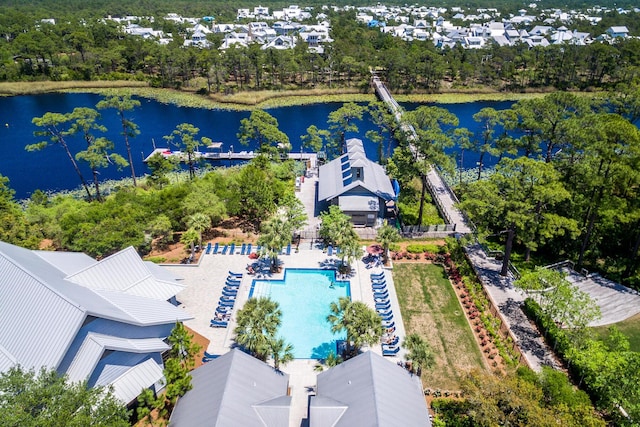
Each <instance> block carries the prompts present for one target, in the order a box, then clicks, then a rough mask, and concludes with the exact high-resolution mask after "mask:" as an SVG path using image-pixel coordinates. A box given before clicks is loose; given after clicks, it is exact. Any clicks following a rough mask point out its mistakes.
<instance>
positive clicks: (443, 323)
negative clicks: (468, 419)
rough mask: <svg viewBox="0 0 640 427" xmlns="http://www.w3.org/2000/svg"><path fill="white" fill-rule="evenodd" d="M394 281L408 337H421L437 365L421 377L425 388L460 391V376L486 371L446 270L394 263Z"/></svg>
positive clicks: (424, 265) (429, 266) (421, 265)
mask: <svg viewBox="0 0 640 427" xmlns="http://www.w3.org/2000/svg"><path fill="white" fill-rule="evenodd" d="M393 280H394V282H395V286H396V292H397V294H398V300H399V303H400V309H401V311H402V318H403V320H404V325H405V328H406V329H407V334H409V333H413V332H416V333H418V334H420V335H422V336H423V337H424V338H425V340H426V341H427V342H428V343H429V344H430V345H431V348H432V349H433V352H434V355H435V358H436V366H435V368H434V369H432V370H431V371H430V372H425V373H423V374H422V381H423V384H424V386H425V387H429V388H431V389H435V388H440V389H443V390H458V389H459V381H460V377H461V375H462V374H463V373H464V372H466V371H468V370H470V369H486V365H485V364H484V360H483V357H482V354H481V352H480V349H479V348H478V345H477V343H476V340H475V337H474V335H473V332H472V331H471V327H470V326H469V323H468V322H467V319H466V317H465V315H464V312H463V310H462V307H461V306H460V304H459V302H458V299H457V297H456V294H455V292H454V289H453V286H451V283H450V282H449V279H448V278H447V276H446V274H445V272H444V269H443V268H442V267H440V266H438V265H433V264H395V265H394V267H393Z"/></svg>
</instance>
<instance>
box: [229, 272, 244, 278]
mask: <svg viewBox="0 0 640 427" xmlns="http://www.w3.org/2000/svg"><path fill="white" fill-rule="evenodd" d="M243 274H244V273H234V272H233V271H229V276H233V277H242V275H243Z"/></svg>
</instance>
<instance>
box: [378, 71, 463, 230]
mask: <svg viewBox="0 0 640 427" xmlns="http://www.w3.org/2000/svg"><path fill="white" fill-rule="evenodd" d="M372 82H373V86H374V88H375V90H376V93H377V94H378V97H380V99H381V100H382V101H383V102H385V103H386V104H387V106H388V107H389V109H390V110H391V112H392V113H393V115H394V116H395V118H396V120H397V121H398V123H400V126H401V127H402V129H403V130H404V131H405V133H407V134H408V135H409V138H408V140H409V149H410V150H411V153H412V154H413V157H415V158H416V159H417V160H419V159H420V153H418V149H417V148H416V147H415V145H414V144H413V143H412V141H415V140H417V139H418V135H417V133H416V131H415V129H414V128H413V126H411V125H410V124H409V123H407V122H405V121H403V120H402V108H401V107H400V105H399V104H398V103H397V102H396V100H395V99H393V96H391V93H390V92H389V89H387V87H386V86H385V84H384V83H382V81H381V80H380V78H379V77H378V76H375V75H374V76H373V78H372ZM425 181H426V184H427V188H429V192H430V193H431V195H432V196H433V200H434V201H435V203H436V206H437V207H438V210H439V211H440V214H441V215H442V216H443V217H444V219H445V221H446V222H447V223H448V224H450V225H453V226H455V232H456V233H458V234H468V233H472V232H473V231H474V230H473V227H472V226H471V224H470V222H469V221H467V218H466V217H465V216H464V214H463V213H462V212H461V211H460V209H458V208H457V207H456V204H457V203H458V198H457V197H456V195H455V194H454V193H453V191H452V190H451V188H449V186H448V185H447V184H446V182H445V181H444V179H442V176H441V175H440V173H438V170H437V169H436V168H434V167H433V166H430V168H429V172H427V174H426V177H425Z"/></svg>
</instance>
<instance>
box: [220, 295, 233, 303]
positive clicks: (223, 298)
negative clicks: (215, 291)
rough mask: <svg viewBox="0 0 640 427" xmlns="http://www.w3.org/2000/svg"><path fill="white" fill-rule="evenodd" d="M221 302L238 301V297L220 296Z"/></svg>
mask: <svg viewBox="0 0 640 427" xmlns="http://www.w3.org/2000/svg"><path fill="white" fill-rule="evenodd" d="M220 302H236V298H235V297H226V296H223V297H220Z"/></svg>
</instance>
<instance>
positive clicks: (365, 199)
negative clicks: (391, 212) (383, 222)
mask: <svg viewBox="0 0 640 427" xmlns="http://www.w3.org/2000/svg"><path fill="white" fill-rule="evenodd" d="M378 200H379V199H378V198H377V197H371V196H357V195H351V194H348V195H346V196H339V197H338V206H340V209H342V211H343V212H353V211H360V212H378V211H379V210H380V202H379V201H378Z"/></svg>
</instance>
